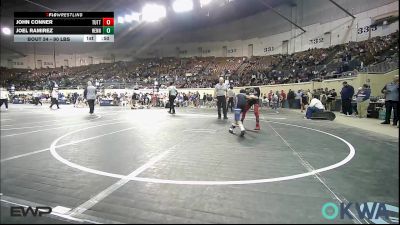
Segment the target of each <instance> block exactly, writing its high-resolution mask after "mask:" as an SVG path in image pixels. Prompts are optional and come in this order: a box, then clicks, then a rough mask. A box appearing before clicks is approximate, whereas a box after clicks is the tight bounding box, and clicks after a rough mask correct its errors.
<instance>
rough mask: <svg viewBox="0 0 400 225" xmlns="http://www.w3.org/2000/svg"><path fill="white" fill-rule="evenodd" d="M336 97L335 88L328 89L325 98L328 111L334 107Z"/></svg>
mask: <svg viewBox="0 0 400 225" xmlns="http://www.w3.org/2000/svg"><path fill="white" fill-rule="evenodd" d="M336 97H337V93H336V91H335V89H332V90H331V91H329V94H328V99H327V106H328V110H329V111H333V109H334V108H335V104H336Z"/></svg>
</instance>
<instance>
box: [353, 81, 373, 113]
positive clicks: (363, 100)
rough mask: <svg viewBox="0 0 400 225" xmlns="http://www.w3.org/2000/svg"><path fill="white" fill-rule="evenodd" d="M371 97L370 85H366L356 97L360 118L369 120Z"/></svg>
mask: <svg viewBox="0 0 400 225" xmlns="http://www.w3.org/2000/svg"><path fill="white" fill-rule="evenodd" d="M370 96H371V89H369V86H368V84H364V85H363V86H362V88H361V90H360V91H359V92H358V93H357V95H356V97H357V98H356V101H357V112H358V117H359V118H367V114H368V106H369V98H370Z"/></svg>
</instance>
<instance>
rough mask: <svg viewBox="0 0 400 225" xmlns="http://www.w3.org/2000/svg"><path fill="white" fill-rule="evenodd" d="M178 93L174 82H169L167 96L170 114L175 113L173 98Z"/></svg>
mask: <svg viewBox="0 0 400 225" xmlns="http://www.w3.org/2000/svg"><path fill="white" fill-rule="evenodd" d="M177 95H178V90H176V87H175V86H174V83H173V82H171V84H170V86H169V87H168V96H169V112H168V113H171V114H175V98H176V96H177Z"/></svg>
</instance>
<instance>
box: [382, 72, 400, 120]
mask: <svg viewBox="0 0 400 225" xmlns="http://www.w3.org/2000/svg"><path fill="white" fill-rule="evenodd" d="M381 92H382V93H383V94H385V106H386V115H385V121H383V122H382V124H390V116H391V113H392V109H393V114H394V115H393V126H396V125H397V122H398V120H399V117H398V113H399V112H398V110H399V108H398V104H399V75H395V76H394V77H393V81H392V82H390V83H388V84H386V85H385V87H383V89H382V91H381Z"/></svg>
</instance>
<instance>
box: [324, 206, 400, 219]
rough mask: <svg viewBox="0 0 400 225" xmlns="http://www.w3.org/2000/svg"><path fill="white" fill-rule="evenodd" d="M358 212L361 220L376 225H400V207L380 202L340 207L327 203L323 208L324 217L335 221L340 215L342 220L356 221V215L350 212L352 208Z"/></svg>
mask: <svg viewBox="0 0 400 225" xmlns="http://www.w3.org/2000/svg"><path fill="white" fill-rule="evenodd" d="M351 207H353V208H355V210H356V213H355V214H356V215H355V216H358V218H359V219H368V220H370V221H371V222H372V223H375V224H391V223H394V224H398V223H399V207H396V206H392V205H389V204H385V203H379V202H365V203H362V204H359V203H355V204H353V203H351V202H350V203H348V204H345V203H340V205H339V206H337V204H335V203H333V202H327V203H325V204H324V205H323V206H322V210H321V213H322V216H323V217H324V218H325V219H327V220H334V219H336V218H337V217H338V215H339V214H340V219H345V218H346V219H354V216H353V215H354V214H352V213H351V212H350V208H351Z"/></svg>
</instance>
